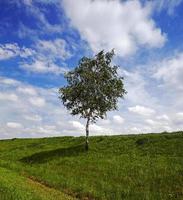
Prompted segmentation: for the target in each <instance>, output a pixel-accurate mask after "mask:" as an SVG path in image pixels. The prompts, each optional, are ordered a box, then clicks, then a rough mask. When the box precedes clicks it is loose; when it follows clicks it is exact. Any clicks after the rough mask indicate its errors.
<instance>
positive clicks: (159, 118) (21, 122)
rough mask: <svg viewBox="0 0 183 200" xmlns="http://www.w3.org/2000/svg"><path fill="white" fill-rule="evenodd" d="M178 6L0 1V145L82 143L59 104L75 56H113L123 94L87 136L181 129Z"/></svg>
mask: <svg viewBox="0 0 183 200" xmlns="http://www.w3.org/2000/svg"><path fill="white" fill-rule="evenodd" d="M182 10H183V1H182V0H152V1H149V0H148V1H146V0H126V1H120V0H116V1H112V0H94V1H91V0H77V1H74V0H8V1H3V0H0V112H1V118H0V138H13V137H45V136H57V135H74V136H77V135H83V134H84V125H85V121H84V120H81V119H79V118H78V117H72V116H70V115H69V113H68V112H67V111H66V109H65V108H64V107H63V106H62V103H61V102H60V101H59V99H58V88H59V87H60V86H63V85H64V84H65V80H64V78H63V74H64V73H65V72H66V71H68V70H69V69H72V68H73V67H75V66H76V65H77V62H78V60H79V59H80V58H81V57H82V56H93V55H95V54H96V53H97V52H99V51H100V50H103V49H104V50H105V51H108V50H111V49H112V48H114V49H115V52H116V57H115V59H114V63H115V64H118V65H119V66H120V68H119V74H120V75H122V76H124V78H125V80H124V82H125V87H126V90H127V91H128V94H127V95H126V97H125V99H124V100H120V101H119V110H118V111H114V112H110V113H109V114H108V117H107V118H106V119H105V120H99V121H98V122H97V124H92V125H91V134H92V135H98V134H132V133H135V134H136V133H147V132H159V131H174V130H182V129H183V105H182V102H183V42H182V41H183V34H182V33H183V25H182V20H183V12H182Z"/></svg>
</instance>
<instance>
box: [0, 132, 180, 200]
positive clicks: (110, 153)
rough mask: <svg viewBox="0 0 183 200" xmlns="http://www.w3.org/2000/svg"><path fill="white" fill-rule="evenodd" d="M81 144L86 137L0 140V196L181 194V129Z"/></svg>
mask: <svg viewBox="0 0 183 200" xmlns="http://www.w3.org/2000/svg"><path fill="white" fill-rule="evenodd" d="M83 143H84V137H79V138H74V137H58V138H42V139H14V140H4V141H0V177H1V178H0V200H1V199H2V200H4V199H8V200H9V199H13V200H14V199H17V200H19V199H20V200H21V199H25V200H27V199H29V197H30V199H35V200H36V199H45V200H46V199H67V198H69V196H72V197H76V198H78V199H102V200H123V199H124V200H125V199H132V200H138V199H139V200H161V199H163V200H169V199H180V200H181V199H183V132H177V133H164V134H147V135H133V136H97V137H91V138H90V150H89V152H85V150H84V145H83ZM6 170H7V172H6ZM11 177H12V178H11ZM27 177H31V179H33V180H34V181H33V182H32V183H33V184H32V183H30V179H28V178H27ZM13 180H14V182H13ZM15 180H16V181H17V182H20V185H24V188H23V187H21V186H20V187H18V186H17V185H16V184H14V183H15ZM27 180H29V181H28V182H26V181H27ZM25 182H26V183H27V184H24V183H25ZM40 182H41V183H42V184H41V185H39V183H40ZM32 185H34V187H33V186H32ZM44 185H45V187H46V188H44V190H43V189H42V190H43V191H44V192H45V193H46V195H45V196H44V192H43V191H42V190H41V188H40V187H44ZM15 186H16V187H15ZM39 186H40V187H39ZM21 188H22V189H21ZM50 188H51V189H52V190H53V195H52V196H51V197H50V198H49V197H48V195H47V193H49V194H50V193H51V192H48V191H49V189H50ZM53 188H54V189H53ZM6 191H9V192H8V194H9V195H10V197H11V198H10V197H7V198H6V197H5V195H4V194H7V192H6ZM59 191H61V193H60V194H58V197H54V195H55V194H54V193H57V192H59ZM12 194H13V195H12ZM38 194H39V195H38ZM41 194H42V196H41ZM64 194H67V195H66V196H65V197H62V195H64ZM16 195H19V196H18V198H17V197H16ZM56 195H57V194H56ZM59 195H60V196H59Z"/></svg>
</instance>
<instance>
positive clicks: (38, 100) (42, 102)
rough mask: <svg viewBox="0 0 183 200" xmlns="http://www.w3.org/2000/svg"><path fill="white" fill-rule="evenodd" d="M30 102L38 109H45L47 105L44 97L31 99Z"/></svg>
mask: <svg viewBox="0 0 183 200" xmlns="http://www.w3.org/2000/svg"><path fill="white" fill-rule="evenodd" d="M28 101H29V102H30V103H31V104H32V105H34V106H36V107H43V106H45V104H46V101H45V99H44V98H42V97H31V98H29V99H28Z"/></svg>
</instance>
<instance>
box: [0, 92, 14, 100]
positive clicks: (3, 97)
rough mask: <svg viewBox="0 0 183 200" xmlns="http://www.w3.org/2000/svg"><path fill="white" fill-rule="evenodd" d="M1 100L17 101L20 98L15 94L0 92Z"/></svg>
mask: <svg viewBox="0 0 183 200" xmlns="http://www.w3.org/2000/svg"><path fill="white" fill-rule="evenodd" d="M0 100H3V101H17V100H18V96H17V95H16V94H14V93H7V92H0Z"/></svg>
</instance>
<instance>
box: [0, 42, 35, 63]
mask: <svg viewBox="0 0 183 200" xmlns="http://www.w3.org/2000/svg"><path fill="white" fill-rule="evenodd" d="M34 53H35V52H34V50H32V49H29V48H25V47H19V46H18V44H17V43H12V44H11V43H7V44H0V60H7V59H10V58H13V57H16V56H20V57H22V58H27V57H29V56H32V55H33V54H34Z"/></svg>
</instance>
